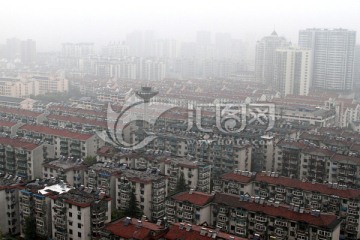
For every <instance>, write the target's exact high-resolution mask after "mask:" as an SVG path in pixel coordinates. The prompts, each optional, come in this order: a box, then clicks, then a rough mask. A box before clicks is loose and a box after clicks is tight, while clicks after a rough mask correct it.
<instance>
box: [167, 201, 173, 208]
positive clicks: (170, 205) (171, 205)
mask: <svg viewBox="0 0 360 240" xmlns="http://www.w3.org/2000/svg"><path fill="white" fill-rule="evenodd" d="M165 205H166V206H168V207H175V202H172V201H166V203H165Z"/></svg>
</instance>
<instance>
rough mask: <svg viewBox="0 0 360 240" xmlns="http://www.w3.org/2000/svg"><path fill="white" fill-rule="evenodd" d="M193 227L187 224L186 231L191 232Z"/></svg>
mask: <svg viewBox="0 0 360 240" xmlns="http://www.w3.org/2000/svg"><path fill="white" fill-rule="evenodd" d="M191 227H192V226H191V224H187V225H186V231H187V232H190V230H191Z"/></svg>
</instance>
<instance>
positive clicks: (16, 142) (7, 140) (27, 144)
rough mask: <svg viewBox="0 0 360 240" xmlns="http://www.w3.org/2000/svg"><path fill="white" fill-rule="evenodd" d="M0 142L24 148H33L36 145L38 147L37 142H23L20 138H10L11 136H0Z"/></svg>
mask: <svg viewBox="0 0 360 240" xmlns="http://www.w3.org/2000/svg"><path fill="white" fill-rule="evenodd" d="M0 144H2V145H10V146H12V147H13V148H23V149H26V150H33V149H35V148H37V147H39V146H40V145H39V144H35V143H31V142H25V141H22V140H21V139H17V138H15V139H12V138H6V137H0Z"/></svg>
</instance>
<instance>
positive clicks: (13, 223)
mask: <svg viewBox="0 0 360 240" xmlns="http://www.w3.org/2000/svg"><path fill="white" fill-rule="evenodd" d="M23 185H24V182H23V181H22V179H21V177H17V176H13V175H9V174H6V175H2V176H1V178H0V201H1V205H0V224H1V225H0V229H1V232H2V234H10V235H16V234H18V233H19V232H20V211H19V204H18V203H19V191H20V190H21V189H22V188H23Z"/></svg>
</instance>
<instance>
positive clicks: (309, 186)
mask: <svg viewBox="0 0 360 240" xmlns="http://www.w3.org/2000/svg"><path fill="white" fill-rule="evenodd" d="M255 181H257V182H266V183H268V184H272V185H281V186H284V187H289V188H294V189H302V190H304V191H309V192H319V193H321V194H326V195H335V196H339V197H342V198H357V197H360V190H357V189H338V188H332V187H330V186H328V185H326V184H321V183H311V182H303V181H301V180H298V179H292V178H287V177H271V176H266V175H264V174H257V175H256V177H255Z"/></svg>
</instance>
